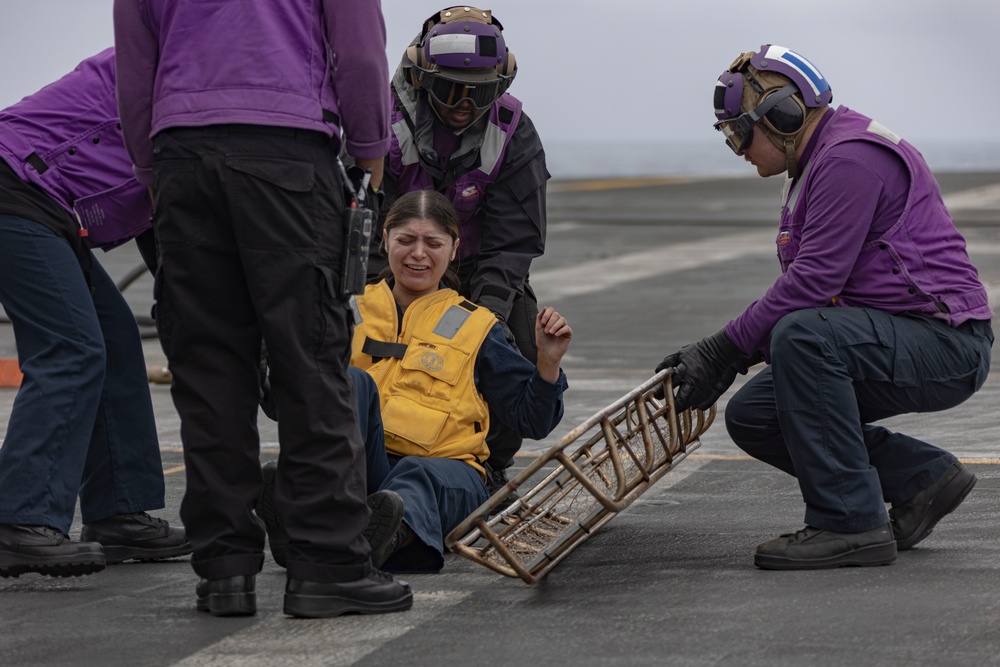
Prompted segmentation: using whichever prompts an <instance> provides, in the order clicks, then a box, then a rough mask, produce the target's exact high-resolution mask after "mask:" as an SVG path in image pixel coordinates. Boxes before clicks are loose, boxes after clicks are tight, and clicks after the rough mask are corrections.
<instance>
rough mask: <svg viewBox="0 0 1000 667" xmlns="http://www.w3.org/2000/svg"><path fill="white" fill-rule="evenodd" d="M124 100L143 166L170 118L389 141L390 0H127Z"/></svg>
mask: <svg viewBox="0 0 1000 667" xmlns="http://www.w3.org/2000/svg"><path fill="white" fill-rule="evenodd" d="M114 27H115V46H116V67H117V71H118V80H117V85H118V106H119V111H120V115H121V120H122V126H123V129H124V132H125V142H126V145H127V146H128V148H129V153H130V155H131V157H132V162H133V164H134V165H135V167H134V171H135V174H136V177H137V178H138V179H139V181H140V182H142V183H144V184H149V183H150V181H151V179H152V165H153V148H152V142H151V139H152V137H153V136H154V135H156V134H157V133H158V132H160V131H161V130H164V129H167V128H171V127H201V126H206V125H219V124H231V123H238V124H249V125H268V126H279V127H295V128H304V129H309V130H317V131H320V132H324V133H326V134H327V135H330V136H337V135H339V134H340V132H341V130H343V134H344V140H345V144H346V148H347V152H348V153H349V154H350V155H351V156H353V157H355V158H363V159H377V158H379V157H382V156H383V155H385V154H386V153H387V152H388V148H389V112H390V102H389V87H388V86H389V73H388V63H387V61H386V57H385V22H384V19H383V16H382V8H381V3H380V1H379V0H349V1H348V0H318V1H317V2H311V3H303V2H294V1H293V0H242V1H241V2H233V1H231V0H116V1H115V4H114Z"/></svg>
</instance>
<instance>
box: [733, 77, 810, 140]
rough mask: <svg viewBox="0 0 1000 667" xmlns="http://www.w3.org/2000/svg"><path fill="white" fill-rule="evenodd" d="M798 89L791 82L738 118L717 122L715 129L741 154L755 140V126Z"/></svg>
mask: <svg viewBox="0 0 1000 667" xmlns="http://www.w3.org/2000/svg"><path fill="white" fill-rule="evenodd" d="M797 91H798V88H796V87H795V85H794V84H791V83H789V84H788V85H786V86H785V87H784V88H782V89H781V90H779V91H778V92H776V93H772V94H771V95H768V96H767V99H766V100H764V101H763V102H762V103H760V104H758V105H757V107H756V108H754V109H751V110H750V111H747V112H746V113H741V114H740V115H739V116H737V117H736V118H727V119H725V120H720V121H718V122H716V123H715V126H714V127H715V129H716V130H718V131H720V132H722V135H723V136H724V137H725V138H726V145H727V146H729V148H731V149H732V151H733V152H734V153H736V154H737V155H739V154H740V153H742V152H743V151H745V150H746V149H747V148H748V147H749V146H750V142H751V141H753V126H754V125H756V124H757V123H758V122H760V119H761V118H763V117H764V116H765V115H766V114H767V112H768V111H770V110H771V109H773V108H774V107H775V106H777V105H778V103H780V102H782V101H783V100H786V99H788V98H789V97H791V96H792V95H794V94H795V93H796V92H797Z"/></svg>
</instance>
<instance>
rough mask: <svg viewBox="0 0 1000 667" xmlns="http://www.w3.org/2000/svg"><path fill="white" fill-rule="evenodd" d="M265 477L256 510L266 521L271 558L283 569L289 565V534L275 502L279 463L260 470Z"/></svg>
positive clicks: (266, 465)
mask: <svg viewBox="0 0 1000 667" xmlns="http://www.w3.org/2000/svg"><path fill="white" fill-rule="evenodd" d="M260 472H261V474H262V475H263V476H264V490H263V491H262V492H261V494H260V498H258V499H257V506H256V507H255V508H254V510H255V511H256V512H257V516H259V517H260V518H261V519H263V520H264V528H265V529H267V545H268V547H270V548H271V557H272V558H274V562H275V563H277V564H278V565H280V566H281V567H287V563H288V533H286V532H285V527H284V526H282V525H281V521H280V520H279V519H278V506H277V504H276V503H275V500H274V477H275V475H277V474H278V462H277V461H268V462H267V463H265V464H264V465H263V467H262V468H261V469H260Z"/></svg>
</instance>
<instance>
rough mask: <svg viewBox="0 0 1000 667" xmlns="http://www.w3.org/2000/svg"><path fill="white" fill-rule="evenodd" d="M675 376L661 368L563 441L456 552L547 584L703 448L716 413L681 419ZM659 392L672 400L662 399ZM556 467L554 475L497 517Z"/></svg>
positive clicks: (476, 520)
mask: <svg viewBox="0 0 1000 667" xmlns="http://www.w3.org/2000/svg"><path fill="white" fill-rule="evenodd" d="M672 375H673V369H666V370H664V371H660V372H659V373H657V374H656V375H654V376H653V377H651V378H650V379H648V380H646V381H645V382H644V383H642V384H641V385H639V386H638V387H636V388H635V389H633V390H632V391H630V392H629V393H628V394H626V395H625V396H623V397H621V398H620V399H618V400H617V401H615V402H614V403H612V404H611V405H609V406H608V407H607V408H605V409H604V410H601V411H600V412H598V413H597V414H595V415H594V416H592V417H590V418H589V419H587V420H586V421H584V422H583V423H582V424H580V425H579V426H577V427H576V428H574V429H573V430H572V431H570V432H569V433H567V434H566V435H565V436H563V438H562V439H560V440H559V442H558V443H556V444H555V445H553V446H552V447H551V448H550V449H549V450H548V451H546V452H545V453H543V454H542V455H540V456H539V457H538V458H537V459H535V460H534V461H533V462H532V463H531V464H530V465H529V466H528V467H527V468H525V469H524V470H523V471H522V472H521V473H520V474H519V475H517V477H515V478H514V479H512V480H510V482H509V483H508V484H507V485H506V486H504V487H503V488H502V489H500V490H499V491H497V492H496V493H495V494H494V495H493V496H492V497H491V498H490V499H489V500H487V501H486V502H485V503H484V504H482V505H481V506H480V507H479V508H477V509H476V510H475V511H474V512H473V513H472V514H470V515H469V516H468V517H467V518H466V519H465V520H464V521H463V522H462V523H460V524H459V525H458V526H456V527H455V529H454V530H452V531H451V533H449V534H448V536H447V538H446V539H445V544H446V545H447V546H448V548H449V549H451V550H452V551H454V552H455V553H458V554H461V555H462V556H465V557H466V558H469V559H471V560H473V561H475V562H477V563H479V564H480V565H483V566H485V567H488V568H490V569H491V570H494V571H495V572H498V573H500V574H503V575H506V576H508V577H519V578H520V579H521V580H523V581H524V582H525V583H528V584H533V583H536V582H538V581H540V580H541V579H542V578H543V577H544V576H545V575H546V574H547V573H548V572H549V570H551V569H552V568H553V567H554V566H555V565H556V563H558V562H559V561H561V560H562V559H563V558H565V557H566V556H567V555H568V554H569V553H570V552H571V551H572V550H573V549H575V548H576V547H577V546H578V545H579V544H580V543H581V542H583V541H584V540H585V539H587V538H588V537H589V536H590V535H592V534H593V533H594V531H596V530H597V529H598V528H600V527H601V526H603V525H604V524H606V523H607V522H608V521H610V520H611V519H612V518H614V517H615V516H616V515H617V514H618V513H619V512H621V511H622V510H623V509H625V508H626V507H628V506H629V505H631V504H632V502H633V501H634V500H635V499H636V498H638V497H639V496H641V495H642V494H643V493H645V492H646V490H647V489H648V488H649V487H650V486H651V485H652V484H654V483H655V482H656V481H657V480H659V479H660V478H661V477H663V475H665V474H666V473H667V472H669V471H670V470H671V469H672V468H673V467H674V466H675V465H677V464H678V463H680V462H681V461H682V460H684V458H685V457H686V456H687V455H688V453H690V452H691V451H693V450H694V449H696V448H697V447H698V445H699V444H700V441H699V437H700V436H701V435H702V434H703V433H704V432H705V431H706V430H707V429H708V427H709V426H711V424H712V421H713V420H714V419H715V406H714V405H713V406H712V407H711V408H710V409H709V410H707V411H701V410H693V409H692V410H685V411H683V412H681V413H680V414H678V413H677V412H676V410H675V409H674V396H673V390H672V382H671V378H672ZM661 388H662V390H663V395H664V396H665V397H666V399H665V400H664V399H657V398H656V397H655V396H654V394H655V392H656V390H658V389H661ZM581 440H582V441H583V442H582V444H580V443H579V442H578V441H581ZM552 462H555V463H557V464H558V465H557V467H556V468H555V469H554V470H553V471H552V472H550V473H549V474H548V475H547V476H546V477H545V478H544V479H543V480H542V481H541V482H538V483H537V484H536V485H535V486H534V487H532V488H531V489H530V490H528V491H525V492H522V494H521V497H520V499H519V500H518V501H517V502H515V503H514V504H513V505H511V506H510V507H509V508H508V509H506V510H504V511H503V512H497V508H498V506H499V505H500V504H501V503H502V502H503V500H504V499H505V498H506V497H507V496H508V495H509V494H510V493H512V492H513V491H515V490H517V489H518V488H519V487H521V486H522V485H525V484H526V483H527V482H528V481H529V480H530V479H531V478H532V477H535V476H536V475H538V473H539V472H540V471H541V470H542V469H543V468H544V467H545V466H546V465H549V464H551V463H552Z"/></svg>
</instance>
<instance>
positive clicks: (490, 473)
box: [486, 463, 520, 513]
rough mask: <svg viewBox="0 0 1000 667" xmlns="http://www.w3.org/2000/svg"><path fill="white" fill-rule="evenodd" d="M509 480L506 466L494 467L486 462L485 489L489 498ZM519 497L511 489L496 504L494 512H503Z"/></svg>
mask: <svg viewBox="0 0 1000 667" xmlns="http://www.w3.org/2000/svg"><path fill="white" fill-rule="evenodd" d="M509 481H510V480H509V479H507V469H506V468H499V467H498V468H494V467H493V466H491V465H490V464H489V463H487V464H486V491H487V492H488V493H489V494H490V497H491V498H492V497H493V496H495V495H496V494H497V492H498V491H500V490H501V489H502V488H503V487H504V486H506V485H507V483H508V482H509ZM519 499H520V496H519V495H517V491H511V492H510V493H508V494H507V495H506V496H505V497H504V499H503V500H502V501H501V502H500V503H499V504H498V505H497V507H496V509H495V510H494V511H495V512H496V513H500V512H503V511H504V510H505V509H507V508H508V507H510V506H511V505H513V504H514V503H516V502H517V501H518V500H519Z"/></svg>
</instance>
